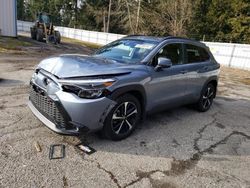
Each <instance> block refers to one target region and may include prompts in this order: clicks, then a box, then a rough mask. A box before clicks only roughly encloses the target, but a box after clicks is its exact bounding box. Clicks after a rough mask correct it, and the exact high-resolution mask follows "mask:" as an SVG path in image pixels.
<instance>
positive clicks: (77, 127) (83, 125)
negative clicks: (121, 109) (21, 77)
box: [28, 83, 116, 135]
mask: <svg viewBox="0 0 250 188" xmlns="http://www.w3.org/2000/svg"><path fill="white" fill-rule="evenodd" d="M115 104H116V102H114V101H113V100H111V99H109V98H107V97H102V98H98V99H82V98H79V97H78V96H76V95H74V94H72V93H67V92H64V91H62V90H58V91H57V92H55V93H54V94H53V95H48V94H47V93H46V91H45V90H44V89H42V88H40V87H39V86H37V85H36V84H32V83H31V88H30V97H29V102H28V106H29V108H30V109H31V111H32V112H33V114H34V115H35V116H36V117H37V118H38V119H39V120H40V121H41V122H43V123H44V124H45V125H46V126H47V127H48V128H50V129H51V130H53V131H55V132H57V133H60V134H67V135H75V134H79V133H83V132H92V131H96V130H99V129H101V128H102V127H103V123H104V120H105V118H106V116H107V114H108V113H109V111H110V110H111V109H112V108H113V107H114V106H115Z"/></svg>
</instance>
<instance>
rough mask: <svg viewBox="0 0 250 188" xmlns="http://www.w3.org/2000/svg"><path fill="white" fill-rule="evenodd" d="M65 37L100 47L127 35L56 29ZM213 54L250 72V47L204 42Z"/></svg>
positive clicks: (21, 27)
mask: <svg viewBox="0 0 250 188" xmlns="http://www.w3.org/2000/svg"><path fill="white" fill-rule="evenodd" d="M31 25H33V23H32V22H25V21H19V20H18V21H17V30H18V31H19V32H30V27H31ZM56 29H57V30H58V31H60V33H61V35H62V36H63V37H68V38H72V39H78V40H82V41H85V42H91V43H96V44H100V45H105V44H108V43H110V42H112V41H114V40H117V39H120V38H122V37H124V36H125V35H119V34H113V33H104V32H96V31H88V30H81V29H74V28H68V27H56ZM204 43H205V44H206V45H207V46H208V47H209V48H210V50H211V52H212V53H213V55H214V57H215V59H216V60H217V61H218V62H219V63H220V64H222V65H226V66H229V67H236V68H240V69H247V70H250V45H248V44H235V43H218V42H204Z"/></svg>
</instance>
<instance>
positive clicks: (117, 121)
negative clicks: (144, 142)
mask: <svg viewBox="0 0 250 188" xmlns="http://www.w3.org/2000/svg"><path fill="white" fill-rule="evenodd" d="M137 116H138V109H137V106H136V105H135V104H134V103H133V102H123V103H121V104H120V105H119V106H118V107H117V108H116V109H115V110H114V112H113V115H112V122H111V123H112V129H113V131H114V132H115V134H117V135H119V134H125V133H127V132H129V131H130V130H131V129H132V128H133V127H134V125H135V123H136V121H137Z"/></svg>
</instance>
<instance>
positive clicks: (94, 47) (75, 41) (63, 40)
mask: <svg viewBox="0 0 250 188" xmlns="http://www.w3.org/2000/svg"><path fill="white" fill-rule="evenodd" d="M62 42H66V43H73V44H78V45H81V46H86V47H89V48H93V49H98V48H100V47H102V45H100V44H96V43H92V42H85V41H81V40H77V39H71V38H66V37H62Z"/></svg>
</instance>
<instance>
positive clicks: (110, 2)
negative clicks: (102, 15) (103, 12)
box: [107, 0, 112, 33]
mask: <svg viewBox="0 0 250 188" xmlns="http://www.w3.org/2000/svg"><path fill="white" fill-rule="evenodd" d="M111 4H112V0H109V12H108V23H107V33H108V32H109V22H110V12H111Z"/></svg>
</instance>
